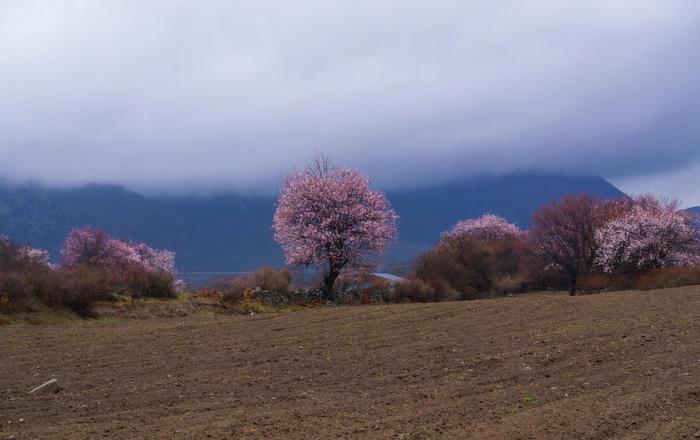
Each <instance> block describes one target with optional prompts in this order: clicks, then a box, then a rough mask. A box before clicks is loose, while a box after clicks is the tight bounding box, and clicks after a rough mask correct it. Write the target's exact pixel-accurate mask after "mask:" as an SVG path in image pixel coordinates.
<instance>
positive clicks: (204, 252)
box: [0, 174, 622, 272]
mask: <svg viewBox="0 0 700 440" xmlns="http://www.w3.org/2000/svg"><path fill="white" fill-rule="evenodd" d="M577 192H588V193H591V194H594V195H598V196H602V197H615V196H619V195H621V194H622V193H621V192H620V191H619V190H618V189H617V188H615V187H614V186H612V185H611V184H610V183H608V182H607V181H605V180H604V179H602V178H600V177H567V176H562V175H555V174H514V175H508V176H500V177H483V178H477V179H470V180H465V181H461V182H456V183H450V184H443V185H438V186H434V187H430V188H422V189H411V190H403V191H394V192H390V193H388V197H389V199H390V201H391V203H392V205H393V207H394V209H395V210H396V212H397V213H398V214H399V216H400V220H399V222H400V230H399V235H400V238H399V241H398V242H397V243H396V245H395V246H394V247H393V248H392V249H391V250H390V252H389V253H388V255H387V262H388V263H405V262H409V261H410V260H411V259H412V258H413V257H415V256H416V255H417V254H418V253H420V252H421V251H423V250H425V249H427V248H428V247H429V246H431V245H432V244H433V243H434V242H435V241H436V240H437V239H438V238H439V236H440V233H442V232H443V231H445V230H446V229H448V228H450V227H451V226H452V225H453V224H454V223H456V222H457V220H459V219H461V218H466V217H474V216H478V215H481V214H483V213H485V212H491V213H494V214H499V215H502V216H504V217H506V218H508V219H509V220H510V221H513V222H515V223H517V224H518V225H520V226H521V227H524V228H526V227H528V225H529V220H530V217H531V215H532V213H533V212H534V211H535V210H536V209H537V208H538V207H539V206H540V205H542V204H543V203H547V202H548V201H550V200H552V199H557V198H559V197H561V196H562V195H563V194H565V193H577ZM274 209H275V199H274V198H272V197H247V196H240V195H236V194H223V195H218V196H212V197H144V196H142V195H140V194H138V193H135V192H132V191H129V190H126V189H124V188H122V187H119V186H105V185H88V186H84V187H80V188H73V189H51V188H44V187H40V186H33V185H24V186H11V185H7V184H3V185H0V233H3V234H7V235H9V236H11V237H13V238H14V239H15V240H16V241H19V242H23V243H28V244H31V245H33V246H36V247H42V248H45V249H48V250H49V252H50V253H51V255H52V256H53V257H54V258H57V257H58V251H59V249H60V246H61V243H62V241H63V239H64V237H65V236H66V234H67V233H68V232H69V231H70V230H71V228H74V227H81V226H87V225H90V226H95V227H100V228H103V229H105V230H107V231H108V232H110V233H112V234H113V235H115V236H117V237H120V238H124V239H128V240H133V241H143V242H146V243H148V244H150V245H152V246H155V247H159V248H167V249H171V250H174V251H175V252H176V254H177V264H178V268H179V270H180V271H182V272H192V271H244V270H250V269H254V268H257V267H259V266H261V265H263V264H270V265H281V264H283V258H282V255H281V252H280V248H279V246H278V245H277V244H276V243H275V242H274V240H273V238H272V230H271V223H272V215H273V212H274Z"/></svg>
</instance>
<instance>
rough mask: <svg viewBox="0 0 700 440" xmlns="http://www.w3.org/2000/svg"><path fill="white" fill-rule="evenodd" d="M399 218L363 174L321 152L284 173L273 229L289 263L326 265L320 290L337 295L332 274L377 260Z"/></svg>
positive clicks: (394, 229)
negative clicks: (302, 166)
mask: <svg viewBox="0 0 700 440" xmlns="http://www.w3.org/2000/svg"><path fill="white" fill-rule="evenodd" d="M397 219H398V217H397V215H396V213H395V212H394V210H393V209H392V208H391V205H390V204H389V201H388V200H387V198H386V196H385V195H384V193H382V192H381V191H376V190H372V189H370V182H369V179H368V178H367V176H365V175H364V174H362V173H361V172H359V171H357V170H353V169H348V168H341V167H338V168H336V167H331V166H330V165H329V163H328V161H327V160H326V159H324V158H322V157H321V158H317V159H316V160H315V161H314V162H312V164H311V165H309V166H308V167H307V168H306V169H305V170H304V171H303V172H297V173H294V174H292V175H290V176H288V177H286V178H285V179H284V183H283V187H282V192H281V194H280V197H279V200H278V202H277V209H276V212H275V216H274V223H273V229H274V232H275V240H277V242H278V243H279V244H280V245H281V246H282V249H283V250H284V253H285V256H286V259H287V263H288V264H290V265H304V266H309V265H316V266H319V267H322V268H323V269H324V271H325V273H324V280H323V288H324V294H325V295H326V297H327V299H330V300H335V294H334V291H333V285H334V283H335V280H336V278H337V277H338V276H339V275H340V273H341V272H342V271H343V270H345V269H347V268H358V267H371V266H373V265H376V264H377V263H378V262H379V261H380V259H381V256H382V255H383V253H384V251H385V250H386V248H387V247H388V246H389V244H390V243H391V242H392V241H393V240H394V239H395V238H396V233H397V227H396V223H397Z"/></svg>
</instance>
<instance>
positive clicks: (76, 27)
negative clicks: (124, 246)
mask: <svg viewBox="0 0 700 440" xmlns="http://www.w3.org/2000/svg"><path fill="white" fill-rule="evenodd" d="M699 48H700V2H699V1H697V0H658V1H651V0H634V1H631V0H625V1H620V0H586V1H584V0H580V1H562V0H552V1H544V0H529V1H523V0H483V1H481V0H480V1H469V0H455V1H451V0H444V1H441V0H432V1H427V0H426V1H413V0H402V1H400V2H397V1H396V0H391V1H385V0H371V1H363V0H347V1H344V0H317V1H309V0H298V1H294V2H288V1H272V0H250V1H235V0H230V1H207V0H191V1H183V0H167V1H165V0H162V1H161V0H149V1H148V2H144V1H130V0H115V1H111V0H101V1H94V0H85V1H70V0H54V1H50V2H47V1H32V0H16V1H15V0H0V176H3V178H5V179H8V180H10V181H13V182H15V181H16V182H24V181H34V182H39V183H44V184H48V185H62V186H65V185H79V184H83V183H87V182H101V183H118V184H123V185H126V186H127V187H129V188H132V189H136V190H140V191H142V192H146V193H147V192H175V193H177V192H187V193H192V192H195V193H196V192H207V191H219V190H236V191H240V192H252V193H257V192H262V193H264V192H271V191H275V189H276V188H277V185H278V183H279V178H280V175H281V173H284V172H285V170H289V169H291V168H293V167H300V166H302V165H303V163H304V161H306V160H308V159H309V158H310V157H311V156H313V154H314V152H316V151H318V152H321V153H323V154H326V155H328V156H330V157H331V158H333V160H334V161H335V162H336V163H339V164H343V165H347V166H352V167H358V168H360V169H362V170H364V171H365V172H366V173H368V174H369V175H370V176H371V177H372V179H373V181H374V182H375V183H376V184H377V185H380V186H382V187H384V188H386V189H394V188H401V187H408V186H412V187H416V186H423V185H430V184H433V183H443V182H445V181H449V180H453V179H461V178H466V177H470V176H477V175H482V174H501V173H512V172H522V171H547V172H563V173H568V174H598V175H602V176H604V177H605V178H607V179H609V180H610V181H611V182H613V183H614V184H616V185H618V186H619V187H620V188H621V189H623V190H624V191H627V192H630V193H647V192H651V193H654V194H659V195H663V196H667V197H673V198H677V199H679V200H680V201H681V203H682V204H683V205H700V81H699V80H698V77H700V49H699Z"/></svg>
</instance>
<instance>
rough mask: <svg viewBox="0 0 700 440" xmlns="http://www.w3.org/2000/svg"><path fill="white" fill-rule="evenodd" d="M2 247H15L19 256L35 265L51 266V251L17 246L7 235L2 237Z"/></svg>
mask: <svg viewBox="0 0 700 440" xmlns="http://www.w3.org/2000/svg"><path fill="white" fill-rule="evenodd" d="M0 245H1V246H4V247H15V249H16V252H17V255H19V256H20V257H23V258H26V259H28V260H30V261H31V262H33V263H38V264H42V265H45V266H49V265H50V257H49V251H47V250H45V249H38V248H33V247H31V246H15V245H14V243H13V242H12V240H10V238H9V237H8V236H7V235H0Z"/></svg>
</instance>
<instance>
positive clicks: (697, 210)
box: [688, 206, 700, 215]
mask: <svg viewBox="0 0 700 440" xmlns="http://www.w3.org/2000/svg"><path fill="white" fill-rule="evenodd" d="M688 211H690V212H694V213H695V214H698V215H700V206H693V207H692V208H688Z"/></svg>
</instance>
